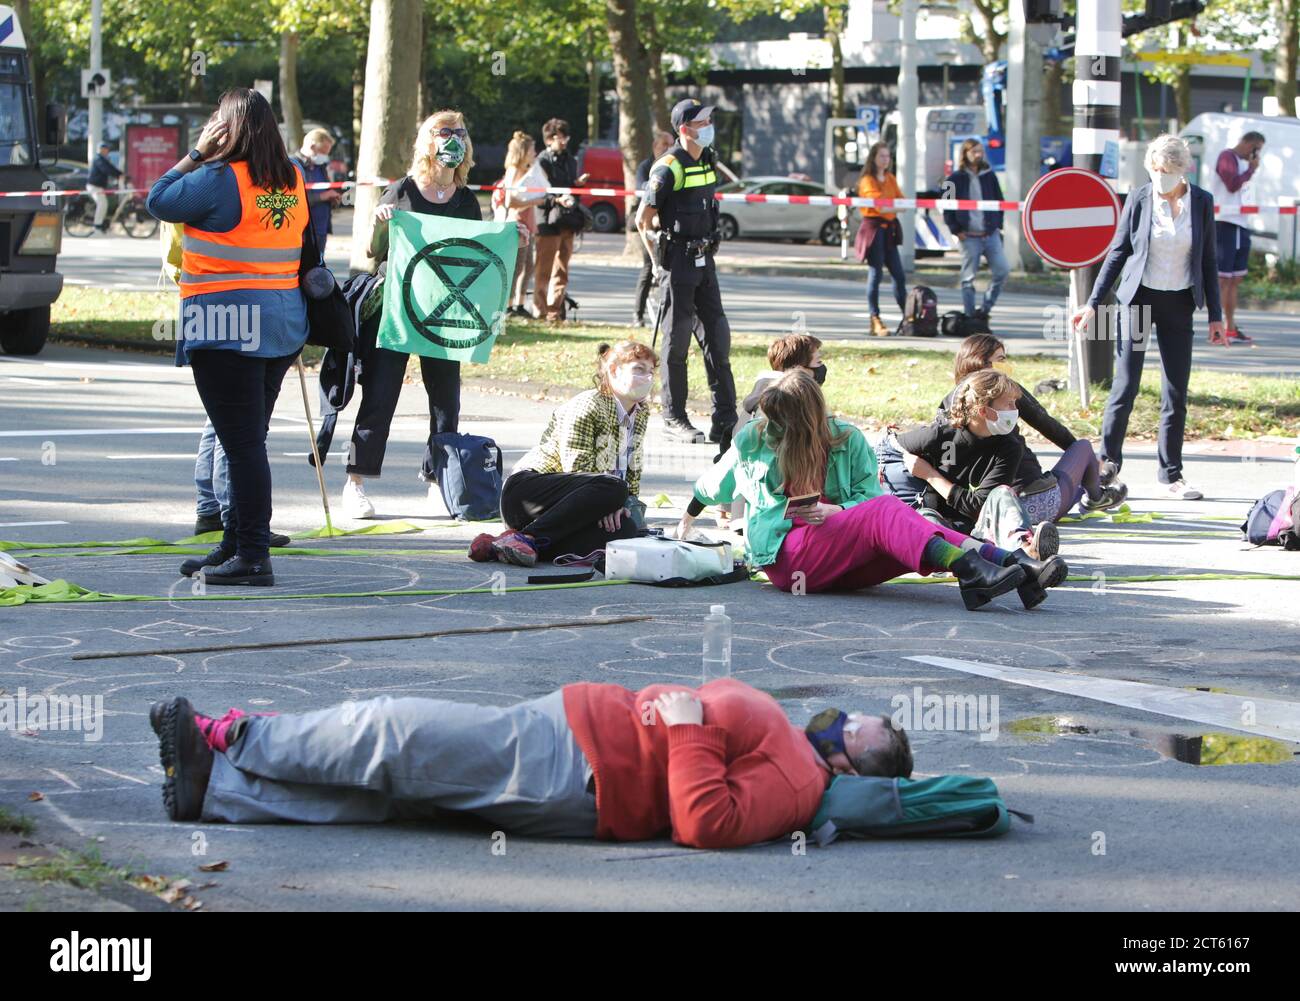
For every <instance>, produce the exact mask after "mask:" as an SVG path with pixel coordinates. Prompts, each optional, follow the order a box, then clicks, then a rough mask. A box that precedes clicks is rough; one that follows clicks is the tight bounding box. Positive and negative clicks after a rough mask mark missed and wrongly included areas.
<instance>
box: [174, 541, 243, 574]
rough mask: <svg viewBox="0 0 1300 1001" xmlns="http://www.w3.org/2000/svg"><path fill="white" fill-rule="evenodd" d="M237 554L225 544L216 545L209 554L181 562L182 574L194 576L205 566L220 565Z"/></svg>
mask: <svg viewBox="0 0 1300 1001" xmlns="http://www.w3.org/2000/svg"><path fill="white" fill-rule="evenodd" d="M234 555H235V554H234V553H233V552H231V551H230V550H229V549H226V548H225V547H224V546H214V547H213V548H212V551H211V552H209V553H208V555H207V556H202V557H200V556H195V557H194V558H192V559H188V560H186V561H185V562H184V563H182V564H181V576H182V577H193V576H194V575H195V574H196V573H198V572H199V571H200V570H202V569H203V568H204V567H219V566H221V564H223V563H225V562H226V560H228V559H230V557H232V556H234Z"/></svg>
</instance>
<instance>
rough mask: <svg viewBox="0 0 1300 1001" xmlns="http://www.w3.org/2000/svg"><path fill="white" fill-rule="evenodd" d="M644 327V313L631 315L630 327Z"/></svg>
mask: <svg viewBox="0 0 1300 1001" xmlns="http://www.w3.org/2000/svg"><path fill="white" fill-rule="evenodd" d="M645 325H646V322H645V314H644V313H634V314H633V315H632V326H634V327H644V326H645Z"/></svg>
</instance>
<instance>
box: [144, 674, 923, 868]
mask: <svg viewBox="0 0 1300 1001" xmlns="http://www.w3.org/2000/svg"><path fill="white" fill-rule="evenodd" d="M149 723H150V725H151V726H152V728H153V731H154V733H155V734H156V735H157V737H158V748H159V758H160V760H161V762H162V767H163V772H164V777H163V780H162V798H163V805H164V808H165V810H166V812H167V816H168V818H169V819H171V820H173V821H177V822H182V821H185V822H192V821H197V820H204V821H209V822H215V823H230V824H245V823H261V824H265V823H277V822H292V823H306V824H364V823H381V822H384V821H388V820H416V819H419V820H436V819H437V818H438V817H439V816H440V815H442V814H443V812H444V811H448V810H450V811H454V812H458V813H466V814H472V815H474V816H477V817H479V818H480V819H482V820H486V821H487V822H488V823H490V824H491V825H492V826H493V827H494V828H497V829H500V830H504V831H507V832H509V833H511V834H518V835H522V836H526V837H558V838H596V839H601V840H606V841H644V840H651V839H655V838H660V837H663V836H665V835H667V836H670V837H671V838H672V839H673V840H674V841H675V842H677V843H678V844H681V845H685V846H688V847H692V848H704V849H722V848H740V847H744V846H746V845H751V844H757V843H761V842H764V841H771V840H772V839H774V838H784V837H787V836H788V835H789V834H790V833H791V832H792V831H800V830H801V831H805V832H808V831H810V827H809V825H810V823H811V821H812V819H813V817H814V816H815V815H816V814H817V813H818V812H819V810H820V808H821V807H822V806H823V804H824V802H825V796H826V793H827V789H828V788H829V787H830V786H831V784H832V783H833V782H835V781H836V780H839V783H840V785H839V789H840V791H841V792H842V791H843V781H844V779H845V778H853V777H858V776H861V777H864V778H866V777H879V778H883V779H893V778H900V779H901V778H907V777H908V776H910V775H911V774H912V768H913V759H912V750H911V745H910V742H909V740H908V736H907V731H906V730H905V729H903V728H902V727H900V726H896V725H895V723H894V721H893V719H892V718H891V717H890V716H888V715H884V714H875V715H871V714H867V713H861V712H853V713H846V712H844V711H842V710H839V709H828V710H825V711H823V712H822V713H819V714H818V715H817V716H815V717H813V719H812V720H810V721H809V723H808V724H806V725H805V726H802V727H801V726H798V725H796V724H795V723H793V722H792V721H791V720H790V719H789V717H787V716H786V714H785V711H784V710H783V709H782V708H781V705H780V703H778V702H777V701H776V699H775V698H773V697H772V696H771V695H769V694H768V693H766V692H764V691H761V690H760V689H757V688H753V687H751V686H750V685H747V684H745V683H744V682H743V681H738V680H736V679H735V678H723V679H720V680H718V681H710V682H708V683H707V684H704V685H701V686H699V687H698V688H690V687H688V686H686V685H682V684H675V683H656V684H652V685H649V686H648V687H645V688H642V689H641V690H640V691H631V690H630V689H627V688H623V687H622V686H621V685H611V684H599V683H595V682H579V683H577V684H572V685H565V686H564V687H563V688H561V689H559V690H557V691H553V692H551V693H549V694H547V695H544V696H542V697H541V698H535V699H530V700H528V701H524V702H518V703H516V704H515V705H512V706H504V707H501V706H491V705H477V704H473V703H463V702H451V701H447V700H443V699H430V698H418V697H417V698H397V699H395V698H392V697H390V696H379V697H378V698H374V699H366V700H363V701H348V702H345V703H343V704H342V705H339V706H334V707H332V708H328V709H320V710H317V711H314V712H304V713H245V712H244V711H243V710H241V709H234V708H232V709H230V710H229V711H228V712H227V713H226V714H225V715H224V716H222V717H219V718H218V717H215V716H209V715H206V714H203V713H200V712H197V711H196V710H195V708H194V706H193V705H192V704H191V703H190V701H189V699H187V698H184V697H172V698H168V699H164V700H161V701H159V702H156V703H154V705H153V706H152V707H151V708H150V710H149ZM838 798H839V797H838V796H837V797H836V798H835V799H836V800H838Z"/></svg>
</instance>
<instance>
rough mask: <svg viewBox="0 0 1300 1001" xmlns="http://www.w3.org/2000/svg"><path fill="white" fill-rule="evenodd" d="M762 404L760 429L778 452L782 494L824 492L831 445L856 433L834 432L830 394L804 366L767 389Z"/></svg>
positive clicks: (841, 442)
mask: <svg viewBox="0 0 1300 1001" xmlns="http://www.w3.org/2000/svg"><path fill="white" fill-rule="evenodd" d="M758 407H759V409H760V410H761V411H762V412H763V416H762V418H761V419H760V422H759V426H758V433H759V434H761V435H762V436H763V439H764V440H765V441H766V442H767V444H768V446H769V447H770V448H771V449H772V451H773V452H775V453H776V466H777V469H779V470H780V471H781V476H782V481H781V492H782V493H784V494H785V495H786V496H787V497H798V496H802V495H804V494H810V493H813V492H814V491H817V492H820V491H821V489H822V487H823V486H824V485H825V483H826V465H827V463H829V462H830V458H831V449H833V448H835V447H837V446H838V445H841V444H843V443H844V442H845V441H847V440H848V438H849V435H851V434H852V431H841V432H840V433H839V434H835V435H832V434H831V426H830V417H829V415H828V414H827V413H826V397H824V396H822V389H821V386H819V385H817V380H816V379H814V378H813V377H812V376H811V375H809V374H808V373H807V372H805V371H803V370H802V369H794V370H792V371H790V372H787V373H786V374H785V375H783V376H782V377H781V378H780V379H778V380H777V382H776V383H775V384H774V385H772V386H771V387H769V388H768V389H766V390H765V391H764V392H763V395H762V396H761V397H759V400H758Z"/></svg>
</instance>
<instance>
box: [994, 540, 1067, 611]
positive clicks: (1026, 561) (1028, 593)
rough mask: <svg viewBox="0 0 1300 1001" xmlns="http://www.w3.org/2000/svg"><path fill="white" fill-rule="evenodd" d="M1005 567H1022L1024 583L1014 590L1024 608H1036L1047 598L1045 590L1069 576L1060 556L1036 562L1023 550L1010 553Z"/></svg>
mask: <svg viewBox="0 0 1300 1001" xmlns="http://www.w3.org/2000/svg"><path fill="white" fill-rule="evenodd" d="M1007 566H1009V567H1010V566H1019V567H1024V570H1025V582H1024V583H1023V584H1021V585H1020V586H1019V587H1018V588H1016V591H1017V593H1018V594H1019V595H1020V602H1021V604H1023V605H1024V606H1025V607H1026V608H1036V607H1038V606H1039V605H1041V604H1042V603H1043V601H1044V599H1046V597H1047V589H1048V588H1049V587H1056V585H1057V584H1060V583H1061V582H1062V581H1064V580H1065V578H1066V577H1068V576H1069V575H1070V568H1069V567H1068V566H1067V565H1066V562H1065V560H1064V559H1062V558H1061V557H1060V556H1049V557H1048V558H1047V559H1045V560H1036V559H1034V558H1033V557H1031V556H1030V555H1029V554H1028V553H1027V552H1025V551H1024V550H1023V549H1017V550H1015V551H1014V552H1012V554H1011V556H1010V557H1009V558H1008V562H1007Z"/></svg>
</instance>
